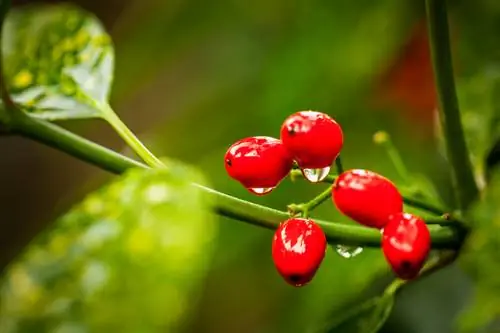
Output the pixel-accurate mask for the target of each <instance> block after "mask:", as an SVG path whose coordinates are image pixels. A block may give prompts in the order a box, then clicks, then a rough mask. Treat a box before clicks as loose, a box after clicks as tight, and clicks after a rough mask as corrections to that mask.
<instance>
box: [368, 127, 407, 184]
mask: <svg viewBox="0 0 500 333" xmlns="http://www.w3.org/2000/svg"><path fill="white" fill-rule="evenodd" d="M373 138H374V141H375V143H377V144H379V145H381V146H382V147H383V148H384V149H385V151H386V152H387V155H388V156H389V159H390V160H391V162H392V165H394V168H395V169H396V172H397V173H398V174H399V177H401V178H402V179H403V180H404V181H405V182H408V183H409V182H410V181H411V177H410V172H409V171H408V169H407V168H406V165H405V163H404V162H403V159H402V158H401V154H400V153H399V151H398V150H397V149H396V147H395V146H394V144H393V142H392V139H391V137H390V135H389V134H388V133H387V132H384V131H379V132H377V133H375V135H374V136H373Z"/></svg>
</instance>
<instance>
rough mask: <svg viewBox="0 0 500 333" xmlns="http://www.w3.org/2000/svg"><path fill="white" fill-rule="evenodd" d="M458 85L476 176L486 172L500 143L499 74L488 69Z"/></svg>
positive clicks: (463, 119) (490, 68)
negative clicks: (488, 159) (492, 151)
mask: <svg viewBox="0 0 500 333" xmlns="http://www.w3.org/2000/svg"><path fill="white" fill-rule="evenodd" d="M485 67H486V68H485V69H484V70H483V71H481V72H479V73H477V74H476V75H474V76H472V77H468V78H463V79H462V80H460V81H458V93H459V98H460V101H459V102H460V107H461V115H462V124H463V126H464V131H465V134H466V140H467V146H468V147H469V150H470V154H471V160H472V164H473V166H474V170H475V173H476V175H478V176H481V177H483V176H484V174H485V172H486V165H485V158H486V155H487V154H488V152H489V150H490V148H491V147H492V146H493V144H494V142H495V140H497V139H498V135H499V134H500V128H499V127H498V119H497V117H498V113H499V109H498V102H499V101H498V96H499V92H500V72H499V71H498V69H497V68H494V67H488V66H485Z"/></svg>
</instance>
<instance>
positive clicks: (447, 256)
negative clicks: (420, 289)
mask: <svg viewBox="0 0 500 333" xmlns="http://www.w3.org/2000/svg"><path fill="white" fill-rule="evenodd" d="M457 254H458V252H457V251H448V252H445V253H441V254H439V255H437V256H436V257H434V258H431V259H430V260H429V261H428V262H427V263H426V264H425V265H424V267H423V268H422V270H421V271H420V274H419V275H418V276H417V278H416V279H414V280H402V279H394V281H392V283H391V284H389V285H388V286H387V288H386V289H385V291H384V295H387V294H391V295H395V294H397V293H398V292H399V291H400V290H401V288H403V287H404V286H406V285H407V284H408V283H409V282H413V281H416V280H421V279H423V278H425V277H427V276H429V275H431V274H432V273H434V272H436V271H438V270H440V269H441V268H444V267H446V266H448V265H450V264H451V263H452V262H453V261H455V259H456V258H457Z"/></svg>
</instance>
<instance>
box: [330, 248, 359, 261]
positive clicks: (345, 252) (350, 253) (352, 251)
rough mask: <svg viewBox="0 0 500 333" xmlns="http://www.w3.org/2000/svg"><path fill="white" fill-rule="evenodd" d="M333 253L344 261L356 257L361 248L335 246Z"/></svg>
mask: <svg viewBox="0 0 500 333" xmlns="http://www.w3.org/2000/svg"><path fill="white" fill-rule="evenodd" d="M335 251H336V252H337V253H338V254H339V255H340V256H341V257H342V258H346V259H351V258H354V257H356V256H357V255H358V254H360V253H361V252H363V248H362V247H356V246H346V245H336V246H335Z"/></svg>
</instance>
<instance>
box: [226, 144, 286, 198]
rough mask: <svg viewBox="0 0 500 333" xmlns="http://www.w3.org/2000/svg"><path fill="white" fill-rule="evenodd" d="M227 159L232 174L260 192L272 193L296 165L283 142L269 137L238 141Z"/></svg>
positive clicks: (248, 187)
mask: <svg viewBox="0 0 500 333" xmlns="http://www.w3.org/2000/svg"><path fill="white" fill-rule="evenodd" d="M224 159H225V165H226V171H227V173H228V174H229V176H230V177H231V178H233V179H235V180H237V181H239V182H240V183H241V184H242V185H243V186H245V187H246V188H247V189H248V190H249V191H250V192H252V193H254V194H257V195H263V194H266V193H269V192H271V191H272V190H273V189H274V188H275V187H276V186H277V185H278V184H279V182H280V181H281V180H282V179H283V178H285V177H286V176H287V175H288V173H289V172H290V170H291V169H292V167H293V159H292V157H291V156H290V154H289V153H288V151H287V150H286V149H285V147H284V146H283V143H282V142H281V141H280V140H278V139H275V138H271V137H267V136H256V137H250V138H245V139H242V140H239V141H237V142H236V143H234V144H233V145H232V146H231V147H229V149H228V150H227V152H226V155H225V157H224Z"/></svg>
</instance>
